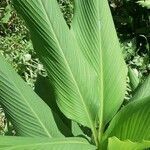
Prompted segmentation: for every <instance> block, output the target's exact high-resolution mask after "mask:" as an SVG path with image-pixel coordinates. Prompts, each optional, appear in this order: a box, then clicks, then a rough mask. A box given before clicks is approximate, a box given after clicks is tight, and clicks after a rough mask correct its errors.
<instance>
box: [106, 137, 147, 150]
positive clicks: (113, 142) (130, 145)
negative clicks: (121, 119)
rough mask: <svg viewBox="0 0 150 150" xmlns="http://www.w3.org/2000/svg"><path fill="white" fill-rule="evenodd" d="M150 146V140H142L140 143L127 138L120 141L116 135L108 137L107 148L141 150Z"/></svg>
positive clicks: (113, 149) (111, 149) (109, 149)
mask: <svg viewBox="0 0 150 150" xmlns="http://www.w3.org/2000/svg"><path fill="white" fill-rule="evenodd" d="M146 148H150V141H142V142H141V143H137V142H132V141H129V140H125V141H120V140H119V139H118V138H116V137H112V138H109V142H108V150H143V149H146Z"/></svg>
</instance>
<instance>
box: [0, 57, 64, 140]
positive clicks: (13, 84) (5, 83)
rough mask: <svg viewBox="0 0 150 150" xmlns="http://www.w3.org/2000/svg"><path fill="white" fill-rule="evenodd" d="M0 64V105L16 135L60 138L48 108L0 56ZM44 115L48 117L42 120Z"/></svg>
mask: <svg viewBox="0 0 150 150" xmlns="http://www.w3.org/2000/svg"><path fill="white" fill-rule="evenodd" d="M0 64H1V67H0V103H1V104H2V105H3V106H4V109H5V111H6V113H7V115H8V116H9V118H10V119H11V121H12V123H13V125H14V127H15V130H16V131H17V134H18V135H23V136H47V137H52V136H54V137H57V136H58V137H59V136H62V135H61V134H60V133H59V131H58V129H57V126H56V124H55V122H54V119H53V115H52V113H51V110H50V109H49V107H48V106H47V105H46V104H45V103H44V102H42V100H41V99H40V98H39V97H38V96H37V95H36V94H35V93H34V92H33V90H32V89H31V88H30V87H29V86H28V85H26V83H25V82H24V81H23V79H21V78H20V77H19V75H17V73H16V72H15V71H14V70H13V69H12V67H11V66H10V65H9V64H7V63H6V62H5V60H4V58H3V57H2V56H1V55H0ZM39 108H40V109H39ZM44 114H49V116H46V117H45V118H43V116H44ZM51 121H52V122H51ZM51 128H53V130H52V129H51Z"/></svg>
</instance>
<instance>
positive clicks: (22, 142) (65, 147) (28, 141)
mask: <svg viewBox="0 0 150 150" xmlns="http://www.w3.org/2000/svg"><path fill="white" fill-rule="evenodd" d="M70 148H71V149H72V150H75V149H77V148H78V149H79V150H83V149H87V150H94V149H95V147H94V146H92V145H90V144H89V143H88V142H87V141H86V140H85V139H82V138H61V139H55V138H54V139H53V138H52V139H49V138H27V137H7V136H6V137H5V136H4V137H2V136H1V137H0V149H3V150H9V149H11V150H22V149H24V150H27V149H30V150H35V149H37V150H43V149H46V150H60V149H62V150H70Z"/></svg>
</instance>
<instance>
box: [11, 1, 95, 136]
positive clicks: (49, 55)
mask: <svg viewBox="0 0 150 150" xmlns="http://www.w3.org/2000/svg"><path fill="white" fill-rule="evenodd" d="M14 4H15V6H16V9H18V11H19V12H20V13H21V14H22V16H23V18H24V19H25V20H26V23H27V24H28V26H29V28H30V32H31V38H32V41H33V45H34V48H35V50H36V52H37V54H38V55H39V57H40V60H41V62H42V63H43V64H44V65H45V68H46V69H47V72H48V75H49V78H50V82H51V83H52V84H53V85H54V87H55V94H56V99H57V104H58V105H59V108H60V109H61V111H62V112H63V113H64V114H65V115H66V116H67V117H68V118H70V119H73V120H75V121H77V122H79V123H80V124H82V125H84V126H88V127H90V128H91V129H92V131H93V133H94V135H96V128H95V116H96V110H97V109H98V107H97V106H96V99H97V95H98V94H97V93H98V89H95V90H93V89H94V87H97V86H96V85H97V76H96V73H95V71H94V70H93V69H92V68H91V67H89V64H88V63H87V61H86V59H85V58H84V56H83V55H82V52H81V51H80V49H79V47H78V44H77V42H76V40H75V39H74V36H73V35H72V32H71V31H69V28H68V26H67V25H66V23H65V21H64V19H63V16H62V14H61V12H60V10H59V8H58V4H57V2H56V1H55V0H50V1H49V0H26V1H24V0H14ZM54 16H55V17H54ZM68 41H69V42H68ZM76 58H77V59H76ZM87 81H88V82H87ZM85 85H87V86H85ZM91 99H92V101H91Z"/></svg>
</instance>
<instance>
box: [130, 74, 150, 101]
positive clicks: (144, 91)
mask: <svg viewBox="0 0 150 150" xmlns="http://www.w3.org/2000/svg"><path fill="white" fill-rule="evenodd" d="M148 96H150V75H149V76H148V77H147V79H146V80H145V81H144V83H143V84H142V85H141V86H138V88H137V89H136V91H135V93H134V95H133V98H132V100H141V99H142V98H146V97H148Z"/></svg>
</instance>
